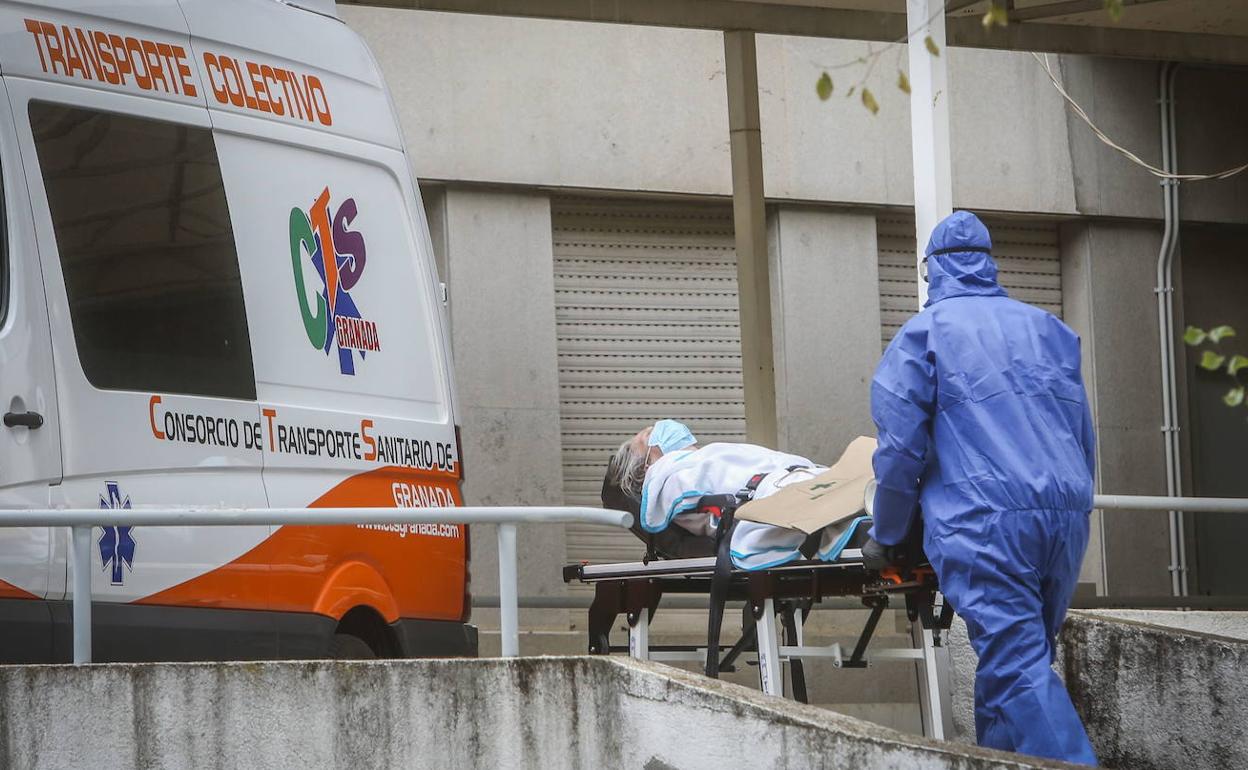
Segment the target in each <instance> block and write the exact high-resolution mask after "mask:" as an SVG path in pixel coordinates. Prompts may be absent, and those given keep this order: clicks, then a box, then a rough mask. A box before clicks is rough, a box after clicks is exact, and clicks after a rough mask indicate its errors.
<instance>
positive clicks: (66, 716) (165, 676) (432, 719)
mask: <svg viewBox="0 0 1248 770" xmlns="http://www.w3.org/2000/svg"><path fill="white" fill-rule="evenodd" d="M0 709H2V711H0V766H2V767H5V768H13V769H15V770H17V769H22V770H24V769H25V768H57V769H58V770H62V769H64V768H91V770H99V769H100V768H130V767H134V768H171V769H173V768H207V767H221V768H239V767H247V768H295V769H297V770H313V769H317V770H319V768H334V767H339V768H346V767H351V768H390V767H393V768H399V767H402V768H437V769H438V770H444V769H445V768H543V769H547V768H549V769H551V770H561V769H562V768H587V769H593V770H599V769H600V768H638V769H639V770H640V769H643V768H644V770H697V769H698V768H708V769H711V768H713V769H714V770H724V768H736V767H753V768H760V769H761V768H829V769H830V768H853V770H868V769H870V768H898V769H899V770H900V769H902V768H905V770H915V769H926V768H931V769H936V768H942V769H943V768H950V769H953V768H957V769H958V770H979V769H980V768H983V769H985V770H987V769H988V768H1030V767H1064V765H1060V764H1050V763H1044V762H1041V761H1038V760H1034V761H1033V760H1028V759H1025V758H1021V757H1016V756H1013V755H1008V754H1001V753H997V752H990V751H984V750H981V749H978V748H974V747H968V746H962V745H958V744H947V743H937V742H934V741H928V740H925V739H923V738H917V737H914V736H910V735H905V734H902V733H899V732H895V731H893V730H890V729H887V728H883V727H879V726H876V725H872V724H870V723H868V722H863V721H861V720H858V719H854V718H851V717H847V716H842V715H839V714H836V713H833V712H829V711H825V710H823V709H819V708H814V707H810V706H802V705H800V704H795V703H792V702H789V701H784V700H779V699H775V698H769V697H766V696H763V695H761V694H759V693H757V692H753V691H750V690H747V689H745V688H743V687H739V686H737V685H732V684H727V683H722V682H716V681H711V680H708V679H706V678H704V677H701V676H699V675H696V674H689V673H686V672H682V671H678V670H675V669H672V668H668V667H665V666H661V665H657V664H650V663H641V662H637V661H633V660H629V659H625V658H585V657H580V658H525V659H518V660H432V661H395V662H390V661H380V662H358V663H356V662H328V661H310V662H274V663H226V664H142V665H124V664H118V665H101V666H89V667H82V668H73V667H68V666H31V667H16V666H15V667H4V668H0Z"/></svg>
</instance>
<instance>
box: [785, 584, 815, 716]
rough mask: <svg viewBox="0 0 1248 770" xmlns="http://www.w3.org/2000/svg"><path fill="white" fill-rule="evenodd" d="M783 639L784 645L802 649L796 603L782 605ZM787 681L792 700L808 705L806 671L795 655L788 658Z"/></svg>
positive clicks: (800, 616) (799, 611)
mask: <svg viewBox="0 0 1248 770" xmlns="http://www.w3.org/2000/svg"><path fill="white" fill-rule="evenodd" d="M784 639H785V644H787V645H791V646H793V647H799V648H800V647H802V646H803V644H802V611H801V608H800V607H798V606H797V602H785V603H784ZM789 681H790V683H791V684H792V688H793V700H795V701H797V702H798V703H810V699H809V698H808V697H807V695H806V669H805V666H803V665H802V659H801V658H799V657H797V656H796V655H790V656H789Z"/></svg>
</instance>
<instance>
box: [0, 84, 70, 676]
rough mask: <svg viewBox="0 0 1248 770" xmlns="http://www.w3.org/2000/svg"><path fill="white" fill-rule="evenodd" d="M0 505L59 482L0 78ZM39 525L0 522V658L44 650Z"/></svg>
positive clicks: (57, 587) (35, 273) (47, 641)
mask: <svg viewBox="0 0 1248 770" xmlns="http://www.w3.org/2000/svg"><path fill="white" fill-rule="evenodd" d="M0 178H2V179H3V191H2V195H3V197H2V198H0V211H2V212H3V216H2V218H0V227H2V228H3V229H0V412H2V413H3V425H2V426H0V508H46V507H48V502H49V489H50V485H55V484H58V483H59V482H60V478H61V451H60V442H59V435H58V434H59V430H60V425H59V420H58V417H57V408H56V381H55V378H54V376H53V370H52V345H51V339H50V337H49V333H48V310H47V305H46V303H45V300H44V293H43V276H42V274H41V272H40V269H39V253H38V249H37V247H36V244H35V234H34V229H33V227H32V224H31V216H30V212H31V209H30V201H29V199H28V197H27V191H26V180H25V178H24V177H23V175H22V159H21V155H20V154H19V152H18V147H17V141H16V136H15V134H14V125H13V116H12V113H11V112H10V107H9V99H8V92H7V89H6V87H5V83H4V81H3V80H0ZM52 537H53V532H52V530H51V529H50V528H49V527H38V528H35V527H29V528H20V529H10V528H0V627H2V628H3V629H4V631H3V633H0V661H3V662H5V663H20V662H41V661H48V660H50V651H51V639H52V637H51V633H52V630H51V629H52V626H51V615H50V610H49V608H48V605H47V603H46V602H44V601H42V599H44V598H45V597H47V596H49V595H53V596H55V597H56V598H59V596H60V594H61V593H63V592H64V590H65V578H64V572H63V571H62V572H61V573H60V574H58V575H52V576H51V579H49V577H50V568H51V562H52V554H53V549H52Z"/></svg>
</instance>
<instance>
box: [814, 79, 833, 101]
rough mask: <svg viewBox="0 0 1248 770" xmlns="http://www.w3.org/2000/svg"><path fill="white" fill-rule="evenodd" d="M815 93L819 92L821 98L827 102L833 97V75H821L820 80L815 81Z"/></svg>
mask: <svg viewBox="0 0 1248 770" xmlns="http://www.w3.org/2000/svg"><path fill="white" fill-rule="evenodd" d="M815 93H817V94H819V100H820V101H823V102H826V101H827V100H828V99H830V98H832V76H831V75H829V74H828V73H826V72H825V73H823V74H822V75H820V76H819V81H818V82H817V83H815Z"/></svg>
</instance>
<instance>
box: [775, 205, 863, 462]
mask: <svg viewBox="0 0 1248 770" xmlns="http://www.w3.org/2000/svg"><path fill="white" fill-rule="evenodd" d="M767 223H768V236H769V241H770V244H771V249H770V251H771V260H772V275H773V276H774V277H775V280H774V281H773V283H772V310H773V322H772V323H773V326H774V328H775V351H776V353H775V355H776V389H777V410H778V413H779V414H778V417H779V439H780V444H779V446H780V447H781V448H782V449H784V450H786V451H789V452H794V453H796V454H800V455H803V456H805V457H809V458H811V459H813V460H816V461H818V462H823V463H831V462H833V461H834V460H835V459H836V458H837V457H838V456H839V455H840V453H841V451H842V450H843V449H844V448H845V447H846V446H847V445H848V444H849V442H850V441H852V440H853V439H854V437H856V436H861V435H868V436H873V435H875V427H874V425H873V424H872V423H871V412H870V406H871V404H870V401H871V392H870V389H871V376H872V374H873V373H874V371H875V366H876V364H877V363H878V362H879V359H880V292H879V280H878V279H879V269H878V264H879V263H878V255H877V249H876V239H875V216H874V215H872V214H863V213H849V212H837V211H828V210H826V209H816V208H795V207H780V208H778V209H776V210H775V211H773V212H772V213H771V216H769V217H768V220H767Z"/></svg>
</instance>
